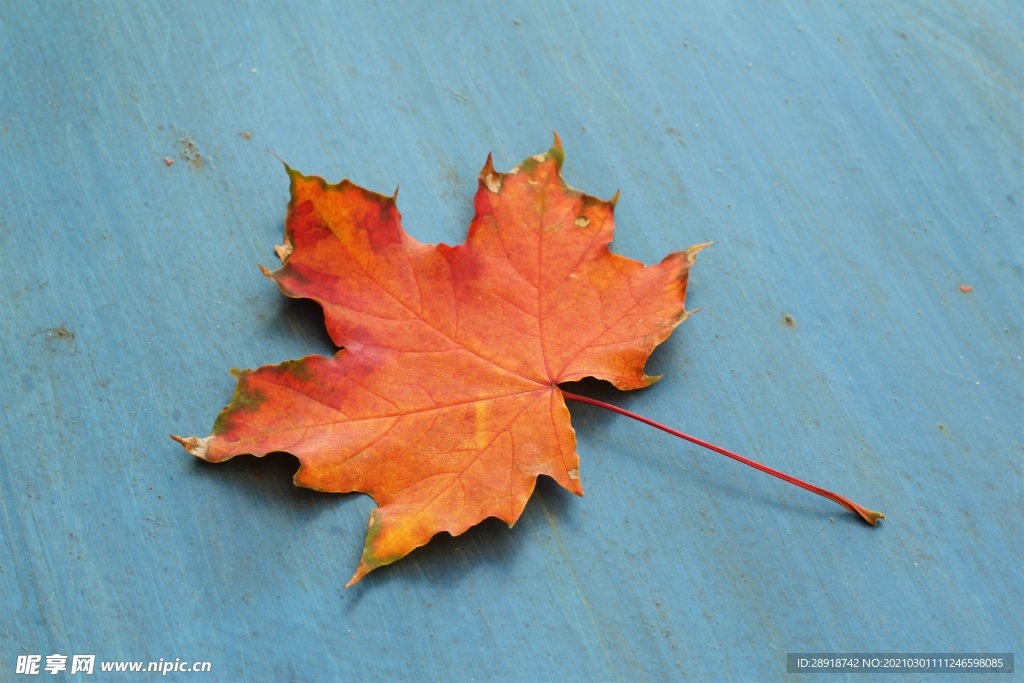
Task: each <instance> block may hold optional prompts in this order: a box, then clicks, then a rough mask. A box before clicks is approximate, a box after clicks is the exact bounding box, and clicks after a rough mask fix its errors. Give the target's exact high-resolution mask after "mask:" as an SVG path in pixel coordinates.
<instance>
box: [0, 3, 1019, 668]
mask: <svg viewBox="0 0 1024 683" xmlns="http://www.w3.org/2000/svg"><path fill="white" fill-rule="evenodd" d="M1021 11H1022V10H1021V5H1020V4H1016V3H1009V2H1007V3H960V4H943V3H912V2H908V3H896V4H892V3H882V2H874V3H864V2H858V3H847V4H841V3H819V2H811V3H797V2H788V1H786V2H776V3H770V4H764V3H731V4H726V3H718V2H708V3H692V2H687V3H664V4H654V3H649V4H641V3H625V2H623V3H611V2H607V3H597V2H578V3H568V4H556V3H539V2H537V3H526V4H522V3H498V4H483V3H468V2H467V3H441V4H437V3H402V4H390V3H382V4H376V5H370V4H363V3H353V4H340V3H323V4H315V3H305V2H303V3H283V2H274V3H272V2H253V3H233V2H216V3H200V2H182V3H141V2H140V3H107V2H100V3H88V2H56V1H47V2H35V3H29V2H18V1H17V0H7V1H6V2H3V3H2V12H0V82H2V86H0V93H2V94H0V104H2V106H0V159H2V162H0V297H2V304H0V362H2V365H3V368H4V372H2V373H0V400H2V404H3V411H2V413H0V487H2V496H3V500H2V503H0V613H2V614H3V618H2V619H0V679H2V680H17V679H18V678H19V677H18V676H16V675H15V665H16V659H17V657H18V656H19V655H25V654H33V653H35V654H41V655H48V654H53V653H63V654H66V655H71V654H76V653H85V654H88V653H92V654H95V655H97V657H98V658H99V659H102V660H116V659H128V660H157V659H159V658H164V659H165V660H171V661H173V660H174V658H181V659H183V660H209V661H210V662H211V663H212V666H213V669H212V672H211V674H210V675H209V676H205V677H204V676H201V675H184V674H181V675H177V676H175V675H171V676H169V677H168V680H182V681H184V680H188V681H201V680H216V681H227V680H251V681H286V680H312V681H335V680H417V681H419V680H495V679H496V680H530V681H534V680H559V681H563V680H586V681H593V680H679V679H682V678H686V679H688V680H695V681H702V680H707V681H718V680H779V679H784V678H786V674H785V662H786V653H787V652H788V651H840V652H853V651H870V650H889V651H903V652H922V651H925V652H927V651H934V652H951V651H985V650H988V651H1017V653H1018V655H1019V654H1021V648H1020V646H1021V643H1022V642H1024V638H1022V627H1021V620H1020V606H1021V605H1022V604H1024V588H1022V575H1021V570H1020V567H1021V566H1022V565H1024V549H1022V533H1021V532H1022V525H1021V519H1022V515H1021V513H1022V510H1021V507H1022V505H1021V503H1022V499H1024V496H1022V481H1024V477H1022V472H1021V463H1022V458H1021V449H1022V432H1024V430H1022V426H1024V425H1022V414H1024V413H1022V407H1024V401H1022V387H1024V381H1022V380H1024V377H1022V361H1021V353H1022V339H1024V337H1022V328H1024V324H1022V323H1024V314H1022V306H1021V292H1022V291H1024V282H1022V280H1024V276H1022V273H1024V268H1022V262H1024V248H1022V235H1024V220H1022V214H1021V206H1022V205H1024V192H1022V189H1024V183H1022V170H1021V162H1020V160H1021V158H1022V147H1024V145H1022V141H1024V126H1022V116H1021V113H1022V101H1021V100H1022V95H1021V85H1020V74H1021V73H1024V57H1022V53H1021V52H1020V50H1019V42H1020V36H1021V32H1022V29H1024V19H1022V14H1021ZM552 129H554V130H557V131H558V132H559V133H560V134H561V136H562V139H563V141H564V144H565V149H566V165H565V168H564V173H565V177H566V179H567V181H568V182H569V183H571V184H572V185H574V186H576V187H580V188H583V189H585V190H587V191H588V192H591V193H593V194H596V195H598V196H602V197H610V196H611V195H612V194H614V192H615V190H616V189H617V188H621V190H622V199H621V201H620V202H619V205H618V210H617V220H618V224H619V226H620V233H619V235H618V238H617V240H616V244H615V248H616V249H617V250H618V251H619V252H620V253H624V254H628V255H630V256H632V257H635V258H639V259H642V260H644V261H646V262H648V263H650V262H654V261H657V260H658V259H660V258H661V257H662V256H663V255H664V254H666V253H667V252H669V251H671V250H674V249H679V248H682V247H685V246H687V245H690V244H693V243H697V242H702V241H705V240H714V241H716V242H717V244H716V245H715V246H714V248H712V249H709V250H706V251H705V252H704V253H702V254H701V257H700V261H699V263H698V265H697V266H696V267H695V269H694V271H693V276H692V279H691V290H690V304H691V306H692V307H702V308H703V310H702V311H701V312H700V313H699V314H697V315H695V316H693V317H692V318H691V319H690V320H689V321H687V322H686V323H685V324H684V325H683V326H682V327H681V328H680V329H679V330H678V331H677V333H676V334H675V335H674V336H673V338H672V339H670V340H669V341H668V342H667V343H666V344H665V345H664V346H663V347H661V348H660V349H659V351H658V352H657V353H656V355H655V357H654V358H653V359H652V362H651V368H650V371H651V372H658V373H664V374H665V377H664V379H663V380H662V381H661V382H659V383H658V384H657V385H655V386H654V387H652V388H651V389H649V390H646V391H640V392H633V393H630V394H621V395H620V394H617V393H616V392H614V391H611V390H606V389H604V388H602V387H597V386H587V387H584V390H585V391H589V392H592V394H593V395H596V396H599V397H601V398H605V399H607V400H614V401H616V402H618V403H619V404H620V405H623V406H626V407H629V408H630V409H633V410H636V411H639V412H642V413H644V414H646V415H649V416H650V417H652V418H655V419H659V420H663V421H665V422H668V423H670V424H672V425H674V426H677V427H679V428H681V429H684V430H687V431H689V432H692V433H694V434H697V435H700V436H702V437H705V438H707V439H711V440H714V441H716V442H719V443H721V444H722V445H724V446H727V447H731V448H734V449H736V450H738V451H740V452H742V453H745V454H747V455H750V456H752V457H755V458H758V459H761V460H763V461H765V462H766V463H769V464H772V465H774V466H777V467H779V468H781V469H784V470H786V471H789V472H792V473H793V474H796V475H800V476H805V477H806V478H808V479H810V480H812V481H814V482H816V483H818V484H820V485H823V486H828V487H831V488H834V489H836V490H838V491H840V492H842V493H845V494H847V495H849V496H850V497H852V498H853V499H855V500H857V501H859V502H861V503H862V504H864V505H867V506H869V507H872V508H875V509H880V510H883V511H885V512H886V513H887V514H888V520H887V521H886V522H884V523H883V524H882V525H881V526H880V527H879V528H877V529H871V528H869V527H866V526H865V525H863V524H861V523H860V522H858V521H856V520H855V519H854V518H853V517H852V516H851V515H849V514H847V513H845V512H844V511H843V510H841V509H840V508H838V507H836V506H834V505H832V504H831V503H828V502H827V501H824V500H821V499H818V498H816V497H814V496H811V495H810V494H807V493H804V492H802V491H799V490H797V489H795V488H793V487H790V486H787V485H785V484H782V483H781V482H778V481H776V480H773V479H771V478H769V477H766V476H764V475H761V474H758V473H756V472H753V471H751V470H748V469H746V468H742V467H740V466H739V465H737V464H736V463H733V462H731V461H728V460H726V459H724V458H720V457H718V456H714V455H712V454H709V453H706V452H700V451H699V450H698V449H696V448H695V447H692V446H690V445H688V444H685V443H682V442H678V441H677V440H674V439H671V438H670V437H668V436H666V435H663V434H661V433H660V432H656V431H654V430H650V429H647V428H645V427H643V426H642V425H639V424H636V423H633V422H631V421H629V420H627V419H624V418H620V417H618V416H615V415H610V414H606V413H602V412H600V411H598V410H596V409H591V408H590V407H588V406H584V405H577V404H573V405H572V406H571V410H572V412H573V420H574V424H575V426H576V429H577V432H578V434H579V439H580V452H581V456H582V458H583V467H582V476H583V481H584V484H585V486H586V490H587V496H586V497H585V498H582V499H577V498H575V497H573V496H571V495H570V494H568V493H565V492H564V491H561V490H559V489H558V488H557V487H556V486H554V485H553V484H551V483H550V482H542V483H541V485H540V487H539V490H538V492H537V494H536V495H535V497H534V499H533V500H532V501H531V502H530V504H529V506H528V507H527V510H526V513H525V515H524V517H523V519H522V520H521V521H520V523H519V524H517V525H516V527H515V528H514V529H512V530H508V529H506V528H505V527H504V526H503V525H502V524H501V523H499V522H493V523H492V522H489V523H486V524H484V525H482V526H481V527H480V528H477V529H475V530H473V531H471V532H470V533H468V534H466V535H464V536H462V537H460V538H457V539H450V538H443V539H437V540H435V542H433V543H432V544H430V545H429V546H428V547H427V548H425V549H422V550H419V551H416V552H415V553H413V554H412V555H410V556H409V557H408V558H406V559H404V560H402V561H401V562H399V563H398V564H396V565H394V566H392V567H390V568H386V569H382V570H380V571H378V572H375V573H374V574H372V575H371V576H370V577H368V578H367V579H366V580H365V581H363V582H362V583H361V584H360V585H359V586H357V587H356V588H355V589H353V590H349V591H345V590H342V588H341V586H342V584H343V583H344V582H345V580H346V579H347V578H348V577H349V576H350V574H351V572H352V569H353V567H355V565H356V563H357V562H358V559H359V553H360V548H361V544H362V540H363V537H364V534H365V531H366V520H367V517H368V512H369V509H370V508H371V507H372V504H371V503H370V501H369V500H368V499H366V498H363V497H359V496H327V495H320V494H315V493H312V492H308V491H304V490H297V489H294V488H293V487H292V484H291V474H292V472H293V471H294V468H295V461H294V459H292V458H290V457H288V456H276V457H269V458H267V459H266V461H257V460H255V459H252V458H239V459H237V460H235V461H232V462H230V463H228V464H224V465H220V466H209V465H205V464H203V463H200V462H197V461H195V460H194V459H193V458H190V457H189V456H188V455H186V454H185V453H184V451H182V449H181V448H180V447H179V446H178V445H177V444H175V443H173V442H172V441H171V440H170V439H169V438H168V437H167V435H168V434H169V433H172V432H173V433H179V434H181V433H184V434H188V433H195V434H200V435H203V434H205V433H207V431H208V430H209V429H210V427H211V426H212V424H213V420H214V418H215V417H216V414H217V411H218V410H219V409H220V408H221V407H222V406H223V405H224V404H225V403H227V401H228V400H229V399H230V398H231V392H232V388H233V386H234V381H233V379H232V377H231V376H230V375H229V374H228V368H230V367H255V366H257V365H260V364H264V363H271V362H279V361H282V360H285V359H288V358H298V357H301V356H302V355H305V354H307V353H312V352H319V353H326V352H330V350H331V349H330V347H329V345H328V341H327V338H326V335H325V333H324V332H323V331H322V325H321V319H320V315H319V313H318V311H317V310H316V308H315V306H312V305H308V304H304V303H302V302H293V301H289V300H286V299H285V298H284V297H282V296H281V295H280V294H279V293H278V291H277V288H276V287H274V285H273V283H271V282H269V281H267V280H266V279H265V278H264V277H263V276H262V275H261V274H260V271H259V269H258V268H257V263H264V264H266V265H273V264H274V263H275V261H276V257H275V256H274V253H273V251H272V246H273V245H274V244H276V243H278V242H279V240H280V236H281V225H282V220H283V216H284V210H285V204H286V202H287V190H288V176H287V174H286V173H285V170H284V169H283V168H282V166H281V164H280V163H279V162H278V161H277V160H276V159H275V158H274V157H273V156H271V154H269V153H268V150H271V151H273V152H274V153H276V154H278V155H279V156H280V157H281V158H282V159H285V160H287V161H288V163H289V164H291V165H292V166H294V167H295V168H298V169H302V170H303V171H304V172H307V173H316V174H319V175H323V176H326V177H328V178H330V179H331V180H338V179H340V178H341V177H343V176H345V177H349V178H351V179H352V180H353V181H355V182H358V183H360V184H362V185H364V186H366V187H369V188H372V189H375V190H378V191H380V192H383V193H386V194H390V193H391V192H392V191H393V188H394V187H395V186H396V185H400V186H401V188H402V191H401V196H400V198H399V206H400V208H401V210H402V211H403V213H404V214H405V219H406V226H407V227H408V228H409V230H410V231H411V232H412V233H413V234H414V235H415V236H416V237H417V238H419V239H421V240H424V241H444V242H448V243H456V242H459V241H461V240H462V237H463V234H464V231H465V226H466V225H467V224H468V222H469V219H470V212H471V196H472V192H473V191H474V189H475V187H476V182H477V180H476V179H477V173H478V172H479V169H480V167H481V165H482V164H483V162H484V160H485V158H486V156H487V153H488V152H489V151H493V152H494V159H495V166H496V167H497V168H498V169H499V170H507V169H508V168H509V167H510V166H511V165H513V164H514V163H516V162H517V161H519V160H520V159H522V158H523V157H524V156H526V155H528V154H534V153H538V152H543V151H544V150H546V149H547V148H548V147H549V146H550V143H551V133H550V131H551V130H552ZM243 131H249V132H250V134H251V137H250V138H248V139H246V138H244V137H243V136H242V135H241V133H242V132H243ZM165 156H166V157H168V158H170V159H171V160H173V161H174V163H173V165H171V166H168V165H166V164H165V162H164V160H163V159H164V157H165ZM962 284H963V285H970V286H972V287H973V291H971V292H969V293H962V292H961V291H960V290H959V286H960V285H962ZM786 316H789V320H788V321H787V319H786ZM42 676H43V677H47V678H49V675H48V674H45V673H44V674H42ZM25 678H26V680H38V679H39V678H40V677H39V676H37V677H34V678H33V677H25ZM853 678H854V677H850V678H849V680H853ZM792 679H793V680H796V677H795V676H794V677H792ZM78 680H83V681H85V680H127V678H126V677H125V676H124V675H123V674H121V675H114V674H111V675H109V676H108V677H104V676H102V675H100V674H99V673H97V674H95V675H94V676H93V677H78ZM830 680H842V679H841V678H840V677H835V678H831V679H830ZM858 680H859V679H858Z"/></svg>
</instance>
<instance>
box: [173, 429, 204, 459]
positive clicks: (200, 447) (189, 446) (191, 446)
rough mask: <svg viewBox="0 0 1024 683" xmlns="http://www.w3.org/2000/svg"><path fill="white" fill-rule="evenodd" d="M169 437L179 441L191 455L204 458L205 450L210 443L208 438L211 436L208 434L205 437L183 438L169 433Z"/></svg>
mask: <svg viewBox="0 0 1024 683" xmlns="http://www.w3.org/2000/svg"><path fill="white" fill-rule="evenodd" d="M171 438H172V439H174V440H175V441H177V442H178V443H180V444H181V445H182V446H183V447H184V449H185V450H186V451H188V452H189V453H191V454H192V455H194V456H196V457H197V458H202V459H203V460H206V452H207V449H208V448H209V445H210V439H212V438H213V437H210V436H208V437H206V438H205V439H197V438H196V437H194V436H190V437H188V438H184V437H180V436H175V435H174V434H171Z"/></svg>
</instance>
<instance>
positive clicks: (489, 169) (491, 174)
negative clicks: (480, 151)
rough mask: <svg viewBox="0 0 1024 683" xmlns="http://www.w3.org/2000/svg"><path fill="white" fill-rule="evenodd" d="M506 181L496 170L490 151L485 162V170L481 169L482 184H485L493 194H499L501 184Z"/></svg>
mask: <svg viewBox="0 0 1024 683" xmlns="http://www.w3.org/2000/svg"><path fill="white" fill-rule="evenodd" d="M503 183H504V176H502V174H501V173H498V172H497V171H495V170H494V160H493V158H492V155H491V154H490V153H488V154H487V162H486V163H484V167H483V170H481V171H480V184H481V185H483V186H484V187H486V188H487V189H488V191H490V192H491V193H492V194H498V193H499V192H501V186H502V184H503Z"/></svg>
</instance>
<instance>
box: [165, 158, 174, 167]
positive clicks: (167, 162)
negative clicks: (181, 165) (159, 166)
mask: <svg viewBox="0 0 1024 683" xmlns="http://www.w3.org/2000/svg"><path fill="white" fill-rule="evenodd" d="M164 163H165V164H167V165H168V166H173V165H174V159H172V158H170V157H164Z"/></svg>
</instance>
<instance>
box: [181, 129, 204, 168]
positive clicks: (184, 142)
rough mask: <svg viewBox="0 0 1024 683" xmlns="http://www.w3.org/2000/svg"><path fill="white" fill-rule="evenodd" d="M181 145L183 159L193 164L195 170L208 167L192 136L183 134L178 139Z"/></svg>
mask: <svg viewBox="0 0 1024 683" xmlns="http://www.w3.org/2000/svg"><path fill="white" fill-rule="evenodd" d="M178 144H180V145H181V158H182V159H184V160H185V161H187V162H189V163H190V164H192V166H193V167H194V168H202V167H203V166H205V165H206V159H204V158H203V155H202V154H201V153H200V152H199V145H197V144H196V141H195V138H193V137H192V136H191V135H188V134H183V135H182V136H181V137H179V138H178Z"/></svg>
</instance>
